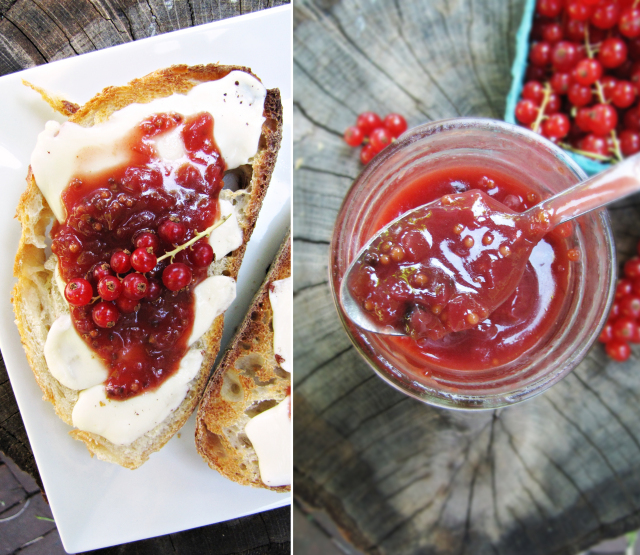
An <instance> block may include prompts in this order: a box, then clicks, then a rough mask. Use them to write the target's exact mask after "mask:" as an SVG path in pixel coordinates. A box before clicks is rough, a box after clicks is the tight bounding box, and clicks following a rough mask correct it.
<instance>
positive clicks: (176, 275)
mask: <svg viewBox="0 0 640 555" xmlns="http://www.w3.org/2000/svg"><path fill="white" fill-rule="evenodd" d="M191 278H192V273H191V269H190V268H189V266H187V265H186V264H182V263H181V262H175V263H174V264H169V265H168V266H167V267H166V268H165V269H164V272H162V283H164V285H165V287H166V288H167V289H169V290H171V291H179V290H180V289H182V288H183V287H186V286H187V285H189V284H190V283H191Z"/></svg>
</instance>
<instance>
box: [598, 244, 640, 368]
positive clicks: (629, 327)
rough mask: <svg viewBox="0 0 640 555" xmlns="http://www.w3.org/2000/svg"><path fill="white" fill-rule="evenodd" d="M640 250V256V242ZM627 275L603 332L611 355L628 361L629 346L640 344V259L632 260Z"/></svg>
mask: <svg viewBox="0 0 640 555" xmlns="http://www.w3.org/2000/svg"><path fill="white" fill-rule="evenodd" d="M637 248H638V254H640V242H639V243H638V247H637ZM623 272H624V276H623V277H622V279H620V281H618V285H617V287H616V296H615V300H614V302H613V305H612V306H611V312H610V313H609V320H608V322H607V323H606V324H605V326H604V328H602V332H601V333H600V341H601V342H602V343H604V344H605V350H606V351H607V354H608V355H609V356H610V357H611V358H612V359H613V360H618V361H623V360H627V359H628V358H629V356H630V355H631V349H630V348H629V343H640V258H639V257H637V256H634V257H633V258H631V259H630V260H628V261H627V262H626V264H625V265H624V270H623Z"/></svg>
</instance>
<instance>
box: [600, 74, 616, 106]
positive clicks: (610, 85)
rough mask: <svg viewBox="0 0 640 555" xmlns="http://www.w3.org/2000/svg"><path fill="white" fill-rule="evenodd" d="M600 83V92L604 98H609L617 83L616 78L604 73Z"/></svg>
mask: <svg viewBox="0 0 640 555" xmlns="http://www.w3.org/2000/svg"><path fill="white" fill-rule="evenodd" d="M600 84H601V85H602V93H603V94H604V98H605V100H611V95H612V94H613V90H614V89H615V88H616V85H617V84H618V80H617V79H616V78H615V77H613V76H611V75H605V76H604V77H603V78H602V81H600Z"/></svg>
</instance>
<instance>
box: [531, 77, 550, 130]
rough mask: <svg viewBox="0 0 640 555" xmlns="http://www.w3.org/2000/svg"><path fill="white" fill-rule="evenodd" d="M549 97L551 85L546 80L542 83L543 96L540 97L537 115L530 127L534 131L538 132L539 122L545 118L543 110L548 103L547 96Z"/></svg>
mask: <svg viewBox="0 0 640 555" xmlns="http://www.w3.org/2000/svg"><path fill="white" fill-rule="evenodd" d="M550 97H551V85H550V84H549V83H548V82H547V83H545V84H544V97H542V102H541V104H540V108H538V115H537V116H536V121H534V122H533V125H532V126H531V129H532V131H533V132H534V133H539V132H540V124H541V123H542V120H543V119H545V117H546V116H545V115H544V111H545V110H546V108H547V104H549V98H550Z"/></svg>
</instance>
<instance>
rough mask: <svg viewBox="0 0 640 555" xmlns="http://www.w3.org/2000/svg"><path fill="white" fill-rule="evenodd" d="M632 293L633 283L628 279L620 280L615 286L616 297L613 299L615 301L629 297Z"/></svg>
mask: <svg viewBox="0 0 640 555" xmlns="http://www.w3.org/2000/svg"><path fill="white" fill-rule="evenodd" d="M632 292H633V281H631V280H630V279H625V278H622V279H621V280H619V281H618V285H616V295H615V298H616V299H617V300H620V299H622V298H623V297H626V296H627V295H631V293H632Z"/></svg>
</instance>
